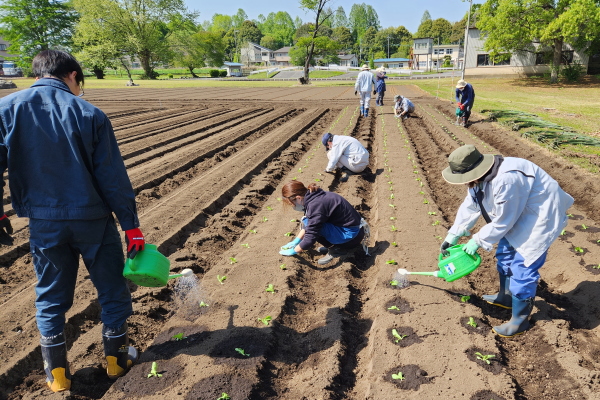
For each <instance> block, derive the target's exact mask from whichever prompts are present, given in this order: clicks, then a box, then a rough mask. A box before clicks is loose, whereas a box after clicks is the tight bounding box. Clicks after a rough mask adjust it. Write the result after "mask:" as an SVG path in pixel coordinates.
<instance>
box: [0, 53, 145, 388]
mask: <svg viewBox="0 0 600 400" xmlns="http://www.w3.org/2000/svg"><path fill="white" fill-rule="evenodd" d="M32 67H33V73H34V74H35V76H36V82H35V83H34V84H33V85H32V86H31V88H29V89H25V90H22V91H19V92H16V93H13V94H11V95H8V96H6V97H4V98H2V99H1V100H0V118H1V122H0V172H1V173H4V172H5V171H6V170H7V168H8V172H9V175H10V181H9V188H10V195H11V200H12V205H13V209H14V210H15V212H16V214H17V216H19V217H25V218H29V234H30V249H31V254H32V256H33V266H34V268H35V273H36V276H37V279H38V282H37V285H36V288H35V292H36V301H35V306H36V308H37V313H36V320H37V325H38V329H39V330H40V334H41V341H40V342H41V349H42V358H43V360H44V370H45V372H46V376H47V383H48V386H49V387H50V389H51V390H52V391H54V392H62V391H65V390H69V389H70V387H71V375H70V373H69V366H68V363H67V345H66V343H65V336H64V332H63V330H64V325H65V313H66V312H67V311H68V310H69V308H70V307H71V305H72V304H73V297H74V292H75V283H76V280H77V269H78V266H79V257H80V256H81V257H82V258H83V262H84V264H85V266H86V268H87V270H88V272H89V275H90V279H91V280H92V282H93V284H94V286H95V287H96V289H97V291H98V300H99V303H100V306H101V307H102V313H101V319H102V322H103V324H104V325H103V327H102V339H103V343H104V354H105V356H106V361H107V364H108V365H107V374H108V376H109V377H110V378H117V377H119V376H121V375H123V374H124V373H125V372H126V371H127V370H128V369H129V368H130V367H131V366H132V365H133V363H134V362H135V360H136V359H137V356H138V353H137V350H136V349H135V348H134V347H132V346H129V340H128V335H127V318H128V317H129V316H130V315H131V313H132V304H131V294H130V292H129V288H128V285H127V282H126V280H125V278H124V277H123V267H124V263H123V249H122V247H121V238H120V235H119V232H118V230H117V225H116V223H115V220H114V218H113V212H114V213H115V214H116V216H117V218H118V220H119V223H120V225H121V229H123V230H124V231H125V240H126V242H127V256H128V257H129V258H133V257H135V254H136V253H137V251H140V250H142V249H143V248H144V235H143V234H142V232H141V231H140V229H139V228H138V227H139V221H138V216H137V210H136V204H135V193H134V191H133V188H132V186H131V182H130V181H129V177H128V176H127V172H126V170H125V165H124V163H123V159H122V158H121V154H120V153H119V148H118V146H117V141H116V138H115V135H114V132H113V129H112V126H111V124H110V121H109V120H108V117H107V116H106V115H105V114H104V113H103V112H102V111H100V110H99V109H98V108H96V107H94V106H92V105H91V104H89V103H88V102H87V101H85V100H82V99H80V98H79V97H81V96H82V95H83V89H82V87H83V83H84V78H83V71H82V70H81V67H80V66H79V64H78V62H77V60H76V59H75V58H74V57H73V56H71V55H70V54H68V53H66V52H63V51H57V50H44V51H42V52H40V53H39V54H38V55H36V56H35V58H34V59H33V65H32ZM4 184H5V183H4V181H3V180H2V184H1V186H0V187H2V188H3V187H4ZM0 211H1V210H0ZM0 221H7V222H8V226H10V222H9V220H8V219H7V218H6V215H4V216H3V217H2V219H0ZM3 224H4V225H3ZM6 226H7V225H6V223H0V227H6ZM11 231H12V229H11ZM11 231H9V230H8V229H7V232H6V233H11Z"/></svg>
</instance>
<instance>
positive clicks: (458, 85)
mask: <svg viewBox="0 0 600 400" xmlns="http://www.w3.org/2000/svg"><path fill="white" fill-rule="evenodd" d="M465 86H467V82H466V81H465V80H464V79H460V80H459V81H458V82H456V88H457V89H462V88H464V87H465Z"/></svg>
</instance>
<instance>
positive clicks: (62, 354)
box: [40, 333, 71, 392]
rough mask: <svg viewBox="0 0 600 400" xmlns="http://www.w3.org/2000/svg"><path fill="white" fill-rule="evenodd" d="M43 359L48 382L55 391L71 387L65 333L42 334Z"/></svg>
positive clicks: (62, 390)
mask: <svg viewBox="0 0 600 400" xmlns="http://www.w3.org/2000/svg"><path fill="white" fill-rule="evenodd" d="M40 344H41V347H42V359H43V360H44V371H45V372H46V383H47V384H48V387H49V388H50V390H52V391H53V392H64V391H65V390H70V389H71V374H70V373H69V364H68V362H67V343H66V342H65V335H64V334H63V333H60V334H59V335H56V336H48V337H45V336H42V339H41V340H40Z"/></svg>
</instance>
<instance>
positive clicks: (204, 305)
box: [198, 301, 208, 307]
mask: <svg viewBox="0 0 600 400" xmlns="http://www.w3.org/2000/svg"><path fill="white" fill-rule="evenodd" d="M198 307H208V304H206V303H205V302H203V301H201V302H200V304H198Z"/></svg>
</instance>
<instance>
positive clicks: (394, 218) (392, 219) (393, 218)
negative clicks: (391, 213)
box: [390, 217, 398, 221]
mask: <svg viewBox="0 0 600 400" xmlns="http://www.w3.org/2000/svg"><path fill="white" fill-rule="evenodd" d="M397 219H398V218H396V217H390V220H391V221H395V220H397Z"/></svg>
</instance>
